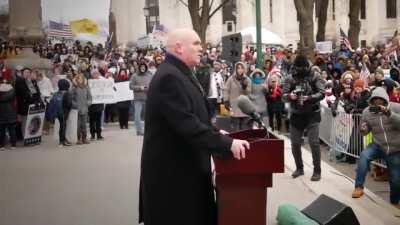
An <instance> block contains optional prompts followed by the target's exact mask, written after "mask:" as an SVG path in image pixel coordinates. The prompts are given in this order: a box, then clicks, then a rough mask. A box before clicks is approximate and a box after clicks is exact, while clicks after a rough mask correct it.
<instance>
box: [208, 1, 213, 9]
mask: <svg viewBox="0 0 400 225" xmlns="http://www.w3.org/2000/svg"><path fill="white" fill-rule="evenodd" d="M213 4H214V0H211V3H210V7H208V11H211V8H212V5H213Z"/></svg>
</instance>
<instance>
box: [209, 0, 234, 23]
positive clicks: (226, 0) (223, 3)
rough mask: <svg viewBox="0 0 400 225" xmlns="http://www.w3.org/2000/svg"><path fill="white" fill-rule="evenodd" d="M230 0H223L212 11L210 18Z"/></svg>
mask: <svg viewBox="0 0 400 225" xmlns="http://www.w3.org/2000/svg"><path fill="white" fill-rule="evenodd" d="M229 1H230V0H225V1H223V2H222V3H221V4H220V5H219V6H218V7H217V8H216V9H214V11H212V13H210V15H209V16H208V20H210V19H211V17H213V16H214V14H215V13H216V12H217V11H218V10H220V9H221V8H222V7H223V6H224V5H225V4H226V3H228V2H229ZM210 9H211V7H210Z"/></svg>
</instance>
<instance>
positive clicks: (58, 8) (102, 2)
mask: <svg viewBox="0 0 400 225" xmlns="http://www.w3.org/2000/svg"><path fill="white" fill-rule="evenodd" d="M0 1H4V0H0ZM109 8H110V0H42V10H43V20H45V21H46V20H55V21H64V22H66V23H67V22H69V21H71V20H77V19H83V18H89V19H92V20H95V21H98V22H105V21H108V12H109Z"/></svg>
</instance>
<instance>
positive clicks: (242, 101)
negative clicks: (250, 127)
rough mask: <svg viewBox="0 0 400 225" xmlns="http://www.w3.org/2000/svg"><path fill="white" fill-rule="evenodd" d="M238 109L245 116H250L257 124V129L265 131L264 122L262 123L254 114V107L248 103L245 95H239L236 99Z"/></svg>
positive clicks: (258, 116) (257, 115)
mask: <svg viewBox="0 0 400 225" xmlns="http://www.w3.org/2000/svg"><path fill="white" fill-rule="evenodd" d="M238 107H239V109H240V110H241V111H242V112H243V113H244V114H246V115H248V116H250V117H251V119H252V120H253V121H255V122H257V124H258V127H261V128H263V129H267V127H266V126H265V124H264V122H263V121H262V119H261V117H260V114H259V113H257V112H256V107H255V106H254V104H253V102H251V101H250V99H249V97H247V96H246V95H240V96H239V98H238Z"/></svg>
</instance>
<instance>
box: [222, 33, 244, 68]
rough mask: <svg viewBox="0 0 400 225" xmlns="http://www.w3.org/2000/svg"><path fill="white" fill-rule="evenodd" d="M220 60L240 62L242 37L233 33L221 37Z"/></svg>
mask: <svg viewBox="0 0 400 225" xmlns="http://www.w3.org/2000/svg"><path fill="white" fill-rule="evenodd" d="M221 42H222V53H221V58H222V59H224V60H227V61H229V62H238V61H240V56H241V55H242V35H241V34H240V33H235V34H231V35H226V36H223V37H222V39H221Z"/></svg>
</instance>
